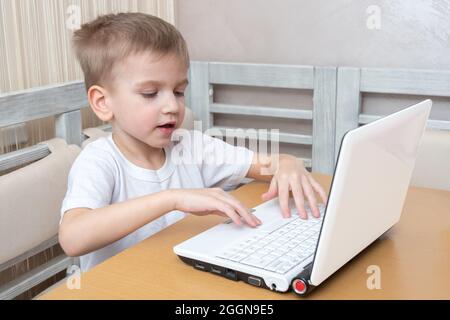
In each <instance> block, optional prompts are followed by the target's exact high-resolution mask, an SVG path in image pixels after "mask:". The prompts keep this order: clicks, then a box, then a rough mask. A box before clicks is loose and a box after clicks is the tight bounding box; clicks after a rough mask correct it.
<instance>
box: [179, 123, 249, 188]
mask: <svg viewBox="0 0 450 320" xmlns="http://www.w3.org/2000/svg"><path fill="white" fill-rule="evenodd" d="M186 138H188V139H184V140H185V142H184V144H185V145H184V147H188V148H189V149H190V150H191V152H190V153H191V155H192V159H194V161H195V162H196V164H197V165H198V166H199V169H200V171H201V175H202V178H203V183H204V185H205V187H207V188H211V187H218V188H222V189H225V190H229V189H233V188H235V187H236V186H237V185H238V184H239V183H241V182H242V180H243V179H244V178H245V176H246V174H247V172H248V170H249V169H250V166H251V164H252V160H253V151H251V150H249V149H247V148H245V147H236V146H233V145H231V144H229V143H226V142H224V141H222V140H220V139H217V138H213V137H211V136H208V135H206V134H203V133H201V132H200V131H190V135H189V136H188V137H186Z"/></svg>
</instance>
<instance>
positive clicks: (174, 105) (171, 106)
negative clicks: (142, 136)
mask: <svg viewBox="0 0 450 320" xmlns="http://www.w3.org/2000/svg"><path fill="white" fill-rule="evenodd" d="M178 110H179V104H178V101H177V99H176V97H175V96H174V95H173V94H172V95H169V97H168V98H167V99H166V101H165V103H164V107H163V112H165V113H175V112H178Z"/></svg>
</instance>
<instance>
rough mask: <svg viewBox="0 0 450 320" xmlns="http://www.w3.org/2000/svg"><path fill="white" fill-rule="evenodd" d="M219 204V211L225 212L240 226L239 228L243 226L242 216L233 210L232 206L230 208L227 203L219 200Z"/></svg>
mask: <svg viewBox="0 0 450 320" xmlns="http://www.w3.org/2000/svg"><path fill="white" fill-rule="evenodd" d="M217 202H218V203H217V204H216V207H217V210H220V211H222V212H224V213H225V214H226V215H227V216H229V217H230V218H231V220H233V222H234V223H236V224H237V225H239V226H240V225H242V221H241V219H240V216H239V215H238V214H237V213H236V212H235V211H234V210H233V208H232V207H231V206H229V205H228V204H227V203H225V202H222V201H220V200H217Z"/></svg>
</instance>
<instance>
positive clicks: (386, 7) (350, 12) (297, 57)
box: [176, 0, 450, 69]
mask: <svg viewBox="0 0 450 320" xmlns="http://www.w3.org/2000/svg"><path fill="white" fill-rule="evenodd" d="M371 5H376V6H378V8H379V9H380V22H381V24H380V29H369V28H368V27H367V23H368V22H369V25H370V26H371V23H370V22H371V21H373V20H372V19H371V18H372V17H374V15H373V14H369V13H367V12H366V10H368V9H369V10H371V8H369V7H370V6H371ZM176 12H177V26H178V27H179V28H180V30H181V32H182V33H183V35H184V36H185V37H186V39H187V42H188V44H189V49H190V53H191V56H192V58H193V59H195V60H216V61H239V62H257V63H283V64H308V65H332V66H356V67H386V68H423V69H450V19H449V17H450V1H449V0H439V1H435V0H408V1H404V0H333V1H330V0H282V1H276V0H245V1H242V0H227V1H211V0H189V1H183V0H181V1H180V0H176ZM372 12H373V11H371V13H372Z"/></svg>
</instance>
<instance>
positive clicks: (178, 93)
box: [175, 91, 184, 97]
mask: <svg viewBox="0 0 450 320" xmlns="http://www.w3.org/2000/svg"><path fill="white" fill-rule="evenodd" d="M175 95H176V96H178V97H184V92H183V91H176V92H175Z"/></svg>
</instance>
